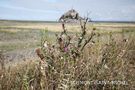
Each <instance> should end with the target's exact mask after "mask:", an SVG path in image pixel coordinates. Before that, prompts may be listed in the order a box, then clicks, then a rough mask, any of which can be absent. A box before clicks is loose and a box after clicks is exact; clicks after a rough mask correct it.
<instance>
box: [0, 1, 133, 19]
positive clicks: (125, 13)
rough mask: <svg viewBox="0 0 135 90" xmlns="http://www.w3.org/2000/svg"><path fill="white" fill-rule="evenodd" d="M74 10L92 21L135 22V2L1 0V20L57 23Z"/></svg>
mask: <svg viewBox="0 0 135 90" xmlns="http://www.w3.org/2000/svg"><path fill="white" fill-rule="evenodd" d="M72 8H74V9H75V10H77V11H78V12H79V13H80V14H81V16H85V15H86V14H87V13H88V12H90V15H89V17H91V19H92V20H104V21H110V20H113V21H135V0H0V19H12V20H43V21H56V20H58V18H59V17H60V16H61V15H62V14H63V13H64V12H65V11H67V10H69V9H72Z"/></svg>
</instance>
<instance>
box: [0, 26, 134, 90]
mask: <svg viewBox="0 0 135 90" xmlns="http://www.w3.org/2000/svg"><path fill="white" fill-rule="evenodd" d="M63 29H65V28H63ZM82 30H84V28H82ZM91 31H93V30H91ZM62 32H63V31H62ZM62 32H61V33H62ZM61 33H60V34H57V35H56V36H54V37H55V38H53V40H52V41H51V39H52V37H51V34H49V33H48V30H47V29H45V30H43V31H41V32H40V36H41V44H40V45H41V47H40V48H38V49H37V51H36V52H37V54H38V56H39V60H37V61H26V62H21V63H20V64H17V65H15V66H12V67H9V68H6V69H5V68H4V65H3V68H1V70H0V90H134V89H135V78H134V75H135V67H134V66H135V61H134V60H135V55H134V53H135V38H134V37H133V36H129V37H125V33H127V32H122V33H121V34H120V35H121V38H117V37H116V35H115V34H113V33H109V34H108V36H107V37H104V38H103V39H107V41H105V42H103V41H101V37H100V34H99V33H97V32H96V30H95V29H94V36H92V38H91V35H92V34H91V33H88V35H83V33H77V34H76V35H75V34H69V33H68V31H67V32H66V34H67V35H69V36H70V37H72V38H71V40H70V39H69V38H65V36H64V40H65V41H66V43H68V42H69V41H70V43H71V44H69V47H70V48H69V49H66V50H65V47H63V46H62V43H61V42H59V38H62V39H63V37H61ZM80 36H81V38H80ZM82 38H83V40H82ZM89 39H90V41H89V42H88V40H89ZM81 40H82V41H81ZM85 40H87V41H85ZM60 41H61V40H60ZM78 41H79V42H78ZM80 42H81V43H80ZM87 42H88V43H87ZM64 43H65V42H64ZM85 43H86V45H85ZM84 45H85V46H84ZM83 46H84V47H83ZM82 47H83V48H82ZM0 56H1V57H4V56H3V54H2V52H1V54H0ZM41 57H42V58H41ZM0 59H1V64H2V63H4V58H0Z"/></svg>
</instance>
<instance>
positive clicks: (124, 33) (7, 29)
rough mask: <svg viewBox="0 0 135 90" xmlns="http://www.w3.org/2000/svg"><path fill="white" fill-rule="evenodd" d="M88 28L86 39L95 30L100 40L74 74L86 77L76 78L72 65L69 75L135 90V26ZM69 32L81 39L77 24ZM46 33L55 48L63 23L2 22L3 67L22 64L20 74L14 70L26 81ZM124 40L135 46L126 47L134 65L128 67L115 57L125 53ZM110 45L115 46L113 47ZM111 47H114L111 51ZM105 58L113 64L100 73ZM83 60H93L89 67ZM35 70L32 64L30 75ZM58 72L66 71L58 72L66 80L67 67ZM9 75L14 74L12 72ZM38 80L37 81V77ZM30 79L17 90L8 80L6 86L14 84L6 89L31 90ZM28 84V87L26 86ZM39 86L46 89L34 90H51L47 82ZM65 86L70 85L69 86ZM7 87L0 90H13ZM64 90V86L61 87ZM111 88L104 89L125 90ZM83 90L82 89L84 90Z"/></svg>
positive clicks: (96, 24)
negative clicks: (117, 82) (119, 82)
mask: <svg viewBox="0 0 135 90" xmlns="http://www.w3.org/2000/svg"><path fill="white" fill-rule="evenodd" d="M86 27H87V29H86V30H87V33H88V35H87V36H89V35H90V33H91V31H92V30H93V29H94V30H95V33H96V34H97V37H95V38H94V39H93V41H92V42H94V43H95V46H89V45H88V47H87V49H84V51H83V53H84V54H85V55H84V57H83V59H81V60H82V62H79V63H78V64H75V65H76V66H78V68H77V69H78V71H79V70H80V71H79V72H78V73H77V72H75V73H76V74H77V75H84V76H82V78H81V77H80V78H79V77H78V78H77V77H75V76H74V74H73V73H72V72H74V71H72V70H73V69H72V66H70V65H71V64H67V68H70V69H71V70H70V71H69V74H70V75H72V77H73V78H72V79H73V80H77V79H78V80H81V79H84V80H85V79H88V78H90V79H91V80H92V79H97V80H104V79H106V80H127V82H128V84H129V85H128V86H127V87H126V89H125V90H129V88H130V87H131V90H134V89H135V87H134V84H135V79H134V74H131V75H130V73H131V72H132V73H135V72H134V68H135V67H134V65H135V62H134V61H133V60H134V59H135V56H134V53H135V51H134V50H135V48H134V47H135V43H134V42H131V41H132V40H133V41H134V40H135V37H134V36H135V23H102V22H100V23H99V22H91V23H88V24H87V25H86ZM66 28H67V30H68V33H69V34H70V35H73V34H74V35H79V34H80V33H81V28H80V25H79V23H78V24H77V23H76V24H73V23H67V24H66ZM43 32H44V36H45V37H46V38H47V41H48V42H49V43H52V44H53V43H54V44H55V41H56V35H55V34H60V32H62V25H61V23H51V22H32V21H29V22H28V21H6V20H1V21H0V52H1V53H2V55H4V59H5V62H4V63H6V64H5V66H11V67H12V65H14V64H18V63H21V64H19V65H21V67H20V66H19V67H17V68H19V69H18V71H16V69H15V68H16V66H15V68H14V67H13V71H14V70H15V71H16V73H21V75H22V77H21V78H23V72H25V70H24V67H25V66H27V67H29V66H28V65H27V64H29V65H31V62H35V61H36V60H37V61H38V60H40V59H39V57H38V56H37V55H36V53H35V49H36V48H39V47H40V46H41V42H42V41H41V40H42V37H41V36H42V34H43ZM112 38H113V39H112ZM130 39H132V40H130ZM121 40H124V41H125V42H128V41H129V43H132V44H129V43H127V44H125V47H126V49H125V50H126V51H128V50H129V51H130V52H131V53H130V55H129V56H127V57H126V60H130V61H131V62H129V63H127V64H125V63H123V61H122V63H121V61H120V60H123V59H122V58H121V57H119V55H118V57H117V56H116V57H115V55H117V53H119V54H120V55H121V54H122V53H123V52H124V50H123V49H124V46H123V45H122V43H123V42H121ZM110 41H111V43H112V44H110ZM114 41H115V43H114ZM113 44H114V46H113ZM90 45H91V44H90ZM104 45H107V46H106V47H107V48H108V49H106V51H107V50H110V52H107V55H106V54H105V55H104V54H103V53H102V52H100V51H102V50H103V49H104V48H102V47H104ZM109 45H110V46H112V47H111V48H110V47H109ZM130 46H131V47H130ZM92 47H93V48H92ZM113 47H114V48H113ZM111 50H112V51H111ZM117 50H119V51H121V50H123V51H122V52H119V51H117ZM103 51H104V50H103ZM102 54H103V55H102ZM111 55H113V56H111ZM127 55H128V54H127ZM123 56H125V55H123ZM104 57H106V58H108V60H110V61H108V62H104V63H106V64H104V65H105V66H104V67H103V68H100V69H101V70H100V69H98V70H97V68H98V67H100V65H99V64H97V63H100V60H101V61H102V60H103V59H101V58H104ZM119 59H120V60H119ZM83 60H90V61H87V63H86V62H85V61H83ZM94 60H97V61H94ZM98 60H99V61H98ZM29 61H30V62H29ZM115 61H116V62H115ZM25 62H29V63H25ZM62 62H64V61H62ZM22 63H23V64H22ZM66 63H68V62H66ZM71 63H72V62H71ZM83 63H84V64H83ZM88 63H89V64H88ZM91 63H93V64H91ZM81 64H82V67H81ZM34 65H35V63H34ZM61 65H64V64H61ZM83 65H84V66H86V67H87V66H88V67H89V68H90V69H88V68H85V70H86V73H89V75H88V74H86V73H84V72H85V71H84V72H81V70H82V69H83V68H84V67H83ZM107 65H108V66H107ZM113 65H114V66H113ZM23 66H24V67H23ZM109 66H110V67H109ZM127 66H128V67H127ZM33 67H34V66H33V64H32V67H31V68H29V69H30V70H31V69H32V70H33V71H31V73H30V75H33V73H34V68H35V67H34V68H33ZM126 67H127V68H126ZM55 68H56V69H58V70H63V72H59V71H58V72H59V73H63V74H62V75H63V76H64V75H65V76H66V73H65V71H64V70H67V69H66V68H65V69H63V68H64V67H63V68H62V66H61V67H55ZM114 68H115V69H114ZM122 68H124V69H122ZM25 69H28V68H25ZM127 69H128V70H130V71H129V72H127V71H128V70H127ZM89 70H90V71H89ZM111 70H112V72H109V71H111ZM123 70H127V71H123ZM91 71H92V72H91ZM96 71H98V73H96ZM119 72H120V73H119ZM126 72H127V73H126ZM5 73H8V72H5ZM10 73H12V70H11V72H10ZM8 74H9V73H8ZM53 74H54V73H53ZM0 75H3V74H0ZM15 75H16V74H15ZM34 75H35V73H34ZM50 75H52V74H50ZM60 75H61V74H60ZM115 75H116V77H115ZM123 75H125V76H123ZM25 76H28V78H29V77H31V76H29V75H25ZM92 76H93V77H92ZM96 76H97V77H96ZM5 77H7V78H10V79H13V81H11V82H14V83H16V82H17V81H16V78H12V76H11V77H8V76H5ZM16 77H19V78H20V76H16ZM66 77H68V76H66ZM91 77H92V78H91ZM33 78H34V77H33ZM33 78H31V79H33ZM35 78H36V79H37V76H36V77H35ZM61 78H62V79H67V78H65V77H59V79H57V81H61ZM31 79H27V81H26V82H27V83H25V82H24V83H23V79H19V80H20V81H21V82H22V84H18V86H16V87H15V86H14V84H13V85H12V84H11V83H8V82H6V80H5V82H6V83H8V85H10V84H11V86H7V87H12V88H13V90H14V88H17V89H16V90H19V89H18V88H20V87H24V88H25V89H24V88H22V89H21V90H29V89H28V88H31V85H30V83H28V82H29V81H30V80H31ZM41 79H44V78H42V77H41ZM69 79H71V78H69ZM3 80H4V79H3ZM0 82H2V81H0ZM33 83H34V82H33ZM48 83H50V84H51V82H48ZM2 84H3V85H5V84H4V83H2ZM25 84H26V85H27V86H25ZM40 84H43V86H42V85H41V86H40V85H39V86H35V87H40V89H41V88H43V89H42V90H49V89H44V88H45V87H46V86H44V85H47V87H48V88H49V85H48V84H45V82H43V81H42V80H41V82H40ZM60 84H62V85H63V84H65V83H62V82H61V83H60ZM19 85H20V86H19ZM21 85H22V86H21ZM65 85H67V83H66V84H65ZM7 87H6V86H5V87H2V86H0V89H1V88H3V90H4V89H5V90H10V89H7ZM33 87H34V86H33ZM61 87H62V88H63V87H64V86H61ZM69 87H70V88H71V90H77V87H79V86H76V87H73V86H72V85H71V86H69ZM110 87H111V89H108V88H107V87H102V88H107V89H106V90H124V89H120V86H119V85H118V86H115V87H113V85H112V86H111V85H110ZM26 88H27V89H26ZM50 88H52V87H50ZM56 88H57V90H59V88H60V87H59V86H57V84H56ZM67 88H68V87H67ZM79 88H80V89H79V90H84V88H85V90H90V89H89V88H88V87H81V86H80V87H79ZM81 88H83V89H81ZM91 88H92V89H94V88H100V86H97V87H96V86H95V87H91ZM112 88H113V89H112ZM122 88H125V86H124V87H123V86H122ZM40 89H39V90H40ZM92 89H91V90H92ZM30 90H33V89H30ZM50 90H52V89H50ZM61 90H70V89H61ZM95 90H98V89H95ZM103 90H105V89H103Z"/></svg>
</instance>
